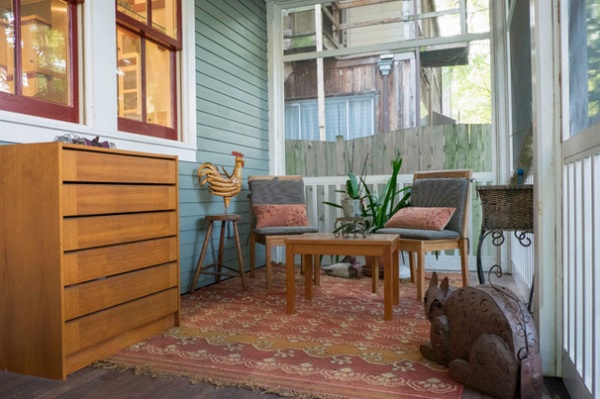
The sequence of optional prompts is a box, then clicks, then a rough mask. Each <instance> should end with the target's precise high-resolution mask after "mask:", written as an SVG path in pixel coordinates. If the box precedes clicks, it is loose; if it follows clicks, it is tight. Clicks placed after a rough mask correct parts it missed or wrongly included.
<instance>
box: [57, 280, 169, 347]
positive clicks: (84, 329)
mask: <svg viewBox="0 0 600 399" xmlns="http://www.w3.org/2000/svg"><path fill="white" fill-rule="evenodd" d="M178 311H179V292H178V291H177V289H176V288H172V289H169V290H167V291H162V292H159V293H157V294H154V295H151V296H147V297H144V298H140V299H138V300H135V301H133V302H127V303H124V304H123V305H119V306H116V307H113V308H110V309H107V310H104V311H101V312H98V313H94V314H91V315H89V316H84V317H81V318H79V319H75V320H72V321H68V322H66V323H65V335H64V340H63V342H64V343H65V353H66V354H67V355H69V354H72V353H75V352H78V351H80V350H82V349H86V348H90V347H92V346H94V345H96V344H100V343H101V342H103V341H106V340H109V339H111V338H114V337H116V336H119V335H121V334H126V333H127V332H128V331H130V330H132V329H135V328H137V327H140V326H143V325H145V324H147V323H151V322H152V321H154V320H157V319H160V318H161V317H164V316H167V315H169V314H172V313H175V312H178Z"/></svg>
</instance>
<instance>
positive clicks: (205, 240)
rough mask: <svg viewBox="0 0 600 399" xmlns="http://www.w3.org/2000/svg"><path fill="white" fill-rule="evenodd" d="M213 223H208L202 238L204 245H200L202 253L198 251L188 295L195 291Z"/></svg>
mask: <svg viewBox="0 0 600 399" xmlns="http://www.w3.org/2000/svg"><path fill="white" fill-rule="evenodd" d="M212 227H213V222H212V220H211V221H210V223H208V229H207V230H206V236H205V237H204V244H202V251H200V258H199V259H198V263H197V264H196V273H195V274H194V280H193V281H192V287H191V288H190V293H192V292H194V290H195V289H196V284H197V283H198V277H199V276H200V271H201V270H202V265H203V264H204V257H205V256H206V248H207V247H208V242H209V241H210V235H211V234H212Z"/></svg>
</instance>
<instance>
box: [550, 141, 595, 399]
mask: <svg viewBox="0 0 600 399" xmlns="http://www.w3.org/2000/svg"><path fill="white" fill-rule="evenodd" d="M577 139H579V138H578V137H577V138H576V139H573V138H572V139H570V140H573V141H574V142H576V145H577ZM595 140H596V145H595V146H593V147H592V148H589V147H587V146H586V143H585V141H584V140H580V141H582V143H581V144H582V145H581V146H579V147H580V148H578V147H576V146H574V145H569V144H570V143H569V142H567V143H569V144H568V145H566V147H567V148H566V149H565V151H564V153H565V155H566V158H565V160H564V162H563V222H562V225H563V231H562V237H563V264H562V275H563V276H562V277H563V283H562V284H563V286H562V289H563V371H564V373H565V375H564V381H565V384H566V385H567V387H568V389H569V392H570V393H571V394H572V395H574V396H572V397H582V398H583V397H595V398H597V397H600V338H598V337H599V336H600V305H599V304H600V290H599V289H598V286H599V283H600V269H599V267H600V144H599V143H598V142H599V141H600V140H598V139H597V138H595ZM581 148H583V149H584V150H585V151H583V150H581ZM541 266H542V267H543V265H541Z"/></svg>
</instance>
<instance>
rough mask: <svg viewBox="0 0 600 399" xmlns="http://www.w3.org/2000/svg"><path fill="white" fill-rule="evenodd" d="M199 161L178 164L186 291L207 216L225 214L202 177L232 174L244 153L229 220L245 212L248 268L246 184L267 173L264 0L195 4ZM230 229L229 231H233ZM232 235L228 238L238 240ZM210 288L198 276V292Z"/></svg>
mask: <svg viewBox="0 0 600 399" xmlns="http://www.w3.org/2000/svg"><path fill="white" fill-rule="evenodd" d="M195 18H196V92H197V99H196V101H197V140H198V153H197V156H196V159H197V162H196V163H192V162H180V165H179V173H180V176H179V187H180V192H179V194H180V198H179V203H180V210H179V211H180V232H181V235H180V245H181V247H180V248H181V252H180V255H181V291H182V292H186V291H188V290H189V288H190V287H189V285H190V283H191V280H192V278H193V274H194V270H195V268H196V262H197V261H198V257H199V256H200V249H201V247H202V243H203V241H204V237H205V233H206V227H207V226H206V223H205V222H204V216H205V215H207V214H218V213H224V210H225V208H224V203H223V200H222V198H221V197H215V196H212V195H211V194H209V192H208V189H207V187H206V186H205V187H200V186H199V184H198V178H197V176H196V172H197V170H198V167H199V166H200V164H202V163H204V162H212V163H213V164H215V165H217V166H219V167H221V166H224V167H225V169H226V170H227V171H228V172H231V171H232V170H233V166H234V157H233V155H231V152H232V151H239V152H241V153H243V154H244V160H245V167H244V169H243V175H244V186H243V190H242V192H241V193H240V194H238V195H237V196H236V197H234V198H233V199H232V201H231V204H230V206H229V209H228V212H229V213H239V214H241V215H242V221H241V222H239V224H238V228H239V233H240V240H241V242H242V250H243V253H244V264H245V266H246V268H248V267H249V256H248V255H249V249H248V246H247V245H246V243H247V238H248V232H249V228H250V225H249V216H250V215H249V209H248V200H247V195H248V190H247V183H246V178H247V176H248V175H253V174H259V175H260V174H268V172H269V162H268V93H267V84H268V82H267V80H268V76H267V25H266V8H265V3H264V1H263V0H201V1H196V15H195ZM215 227H219V228H217V229H216V231H213V237H212V238H213V239H212V242H211V244H212V245H210V247H209V253H208V254H207V257H206V260H205V263H212V262H214V261H216V257H217V250H218V244H219V234H220V226H215ZM230 230H231V229H230ZM230 233H231V235H229V234H226V236H227V237H232V236H233V231H230ZM236 262H237V258H236V251H235V241H234V239H233V238H228V239H227V240H226V243H225V254H224V263H226V264H231V265H232V266H233V265H236V264H237V263H236ZM211 282H212V276H209V275H202V276H200V283H199V285H205V284H209V283H211Z"/></svg>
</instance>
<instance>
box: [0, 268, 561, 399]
mask: <svg viewBox="0 0 600 399" xmlns="http://www.w3.org/2000/svg"><path fill="white" fill-rule="evenodd" d="M471 281H472V282H473V283H474V284H476V281H477V277H476V276H471ZM510 284H511V282H510V277H508V280H505V284H502V285H507V286H510ZM511 288H512V287H511ZM543 397H544V399H568V398H569V395H568V393H567V391H566V389H565V387H564V385H563V383H562V381H561V380H560V379H555V378H546V379H545V380H544V396H543ZM0 398H3V399H4V398H19V399H52V398H61V399H81V398H91V399H94V398H98V399H105V398H111V399H113V398H114V399H130V398H133V399H136V398H144V399H163V398H164V399H167V398H168V399H186V398H203V399H233V398H235V399H239V398H242V399H276V398H281V397H280V396H279V395H276V394H265V393H262V392H261V391H250V390H246V389H243V388H227V387H221V388H217V387H215V386H213V385H210V384H207V383H203V384H190V382H189V380H188V379H187V378H184V377H180V378H152V377H148V376H140V375H135V374H134V373H133V372H131V371H127V372H123V373H119V372H114V371H107V370H104V369H98V368H89V367H88V368H85V369H82V370H80V371H78V372H76V373H73V374H72V375H70V376H69V377H68V378H67V380H66V381H56V380H48V379H44V378H36V377H31V376H25V375H20V374H15V373H9V372H2V371H0ZM463 399H489V397H488V396H486V395H482V394H480V393H478V392H475V391H473V390H470V389H468V388H467V389H465V392H464V394H463Z"/></svg>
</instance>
